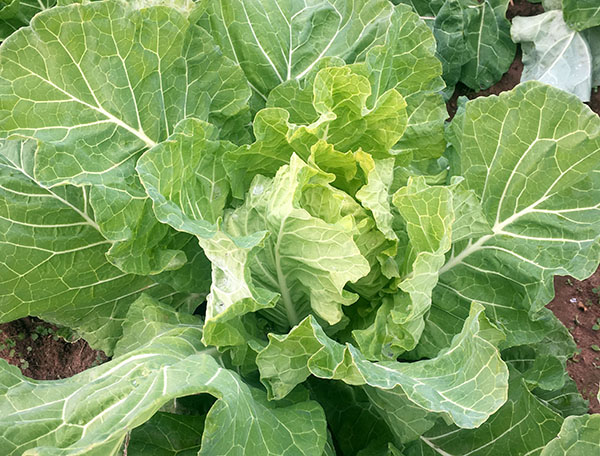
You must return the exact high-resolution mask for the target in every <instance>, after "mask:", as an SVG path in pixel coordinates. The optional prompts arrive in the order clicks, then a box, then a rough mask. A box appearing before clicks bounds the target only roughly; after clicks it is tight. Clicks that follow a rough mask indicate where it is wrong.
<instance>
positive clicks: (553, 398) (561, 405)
mask: <svg viewBox="0 0 600 456" xmlns="http://www.w3.org/2000/svg"><path fill="white" fill-rule="evenodd" d="M532 393H533V394H535V396H536V397H537V398H538V399H539V400H540V401H541V402H542V403H544V405H546V407H548V408H550V409H552V410H554V412H555V413H558V414H560V415H561V416H562V417H563V418H566V417H568V416H571V415H585V414H586V413H588V410H589V402H588V401H586V400H585V399H584V398H583V397H582V396H581V394H580V393H579V391H578V390H577V384H576V383H575V381H574V380H573V379H572V378H571V377H569V376H567V377H566V378H565V384H564V386H563V387H562V388H560V389H557V390H555V391H545V390H543V389H541V388H536V389H534V390H533V391H532Z"/></svg>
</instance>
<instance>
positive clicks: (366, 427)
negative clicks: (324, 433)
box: [309, 379, 393, 454]
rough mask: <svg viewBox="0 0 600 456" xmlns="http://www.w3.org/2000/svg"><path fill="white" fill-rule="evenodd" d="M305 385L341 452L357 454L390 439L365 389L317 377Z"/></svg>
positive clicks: (390, 435) (381, 444)
mask: <svg viewBox="0 0 600 456" xmlns="http://www.w3.org/2000/svg"><path fill="white" fill-rule="evenodd" d="M309 386H310V391H311V392H312V393H313V395H314V396H315V398H316V399H317V400H318V401H319V404H321V405H322V406H323V409H324V410H325V416H326V417H327V425H328V427H329V429H330V430H331V433H332V435H333V437H334V439H335V441H336V442H337V443H338V447H339V450H340V452H341V454H357V453H358V452H359V451H361V450H363V449H365V448H367V446H385V444H386V443H387V442H388V441H391V440H392V439H393V435H392V434H391V432H390V430H389V428H388V427H387V424H386V422H385V421H384V420H383V419H382V418H381V416H380V415H379V414H378V413H377V409H376V407H375V406H374V405H373V404H372V403H371V401H370V400H369V397H368V396H367V394H366V393H365V388H363V387H353V386H350V385H346V384H345V383H343V382H340V381H333V382H332V381H327V380H319V379H311V381H310V383H309Z"/></svg>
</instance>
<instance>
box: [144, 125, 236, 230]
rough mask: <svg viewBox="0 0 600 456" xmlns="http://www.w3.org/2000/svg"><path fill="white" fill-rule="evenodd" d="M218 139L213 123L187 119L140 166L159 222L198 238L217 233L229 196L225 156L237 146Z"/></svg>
mask: <svg viewBox="0 0 600 456" xmlns="http://www.w3.org/2000/svg"><path fill="white" fill-rule="evenodd" d="M216 137H217V130H216V129H215V127H214V126H212V125H211V124H208V123H206V122H203V121H200V120H197V119H186V120H184V121H182V122H180V123H179V124H177V126H176V127H175V130H174V132H173V134H172V135H171V136H170V137H169V139H168V140H166V141H164V142H162V143H160V144H159V145H157V146H156V147H154V148H152V149H150V150H149V151H147V152H146V153H145V154H144V155H143V156H142V157H141V158H140V159H139V161H138V164H137V168H136V169H137V171H138V173H139V176H140V179H141V181H142V183H143V185H144V187H145V189H146V192H147V194H148V195H149V196H150V198H151V199H152V202H153V207H154V213H155V214H156V217H157V218H158V220H160V221H161V222H163V223H166V224H169V225H171V226H172V227H173V228H175V229H176V230H178V231H183V232H187V233H190V234H193V235H196V236H199V237H210V236H212V235H213V234H214V232H215V227H216V225H215V224H216V222H217V220H218V218H219V217H221V216H222V215H223V210H224V208H225V204H226V202H227V198H228V196H229V181H228V179H227V175H226V172H225V168H224V166H223V155H224V154H225V153H226V152H227V151H231V150H233V149H235V146H234V145H233V144H231V143H229V142H227V141H219V140H218V139H217V138H216Z"/></svg>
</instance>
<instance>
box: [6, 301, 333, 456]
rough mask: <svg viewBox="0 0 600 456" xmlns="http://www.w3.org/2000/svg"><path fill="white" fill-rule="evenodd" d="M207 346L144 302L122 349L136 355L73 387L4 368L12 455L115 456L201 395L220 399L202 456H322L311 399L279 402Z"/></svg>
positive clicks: (319, 416) (78, 379)
mask: <svg viewBox="0 0 600 456" xmlns="http://www.w3.org/2000/svg"><path fill="white" fill-rule="evenodd" d="M140 330H141V331H140ZM201 338H202V327H201V320H199V319H198V318H196V317H193V316H190V315H187V316H180V315H178V314H177V313H175V312H174V311H173V310H172V309H170V308H169V307H166V306H163V305H161V304H159V303H158V302H156V301H154V300H152V299H150V298H148V297H142V298H140V300H138V301H137V302H136V303H135V304H134V305H133V306H132V307H131V316H130V317H128V320H127V321H126V324H125V333H124V339H123V341H124V345H122V346H121V348H122V350H120V351H121V352H124V351H126V350H124V348H125V346H127V347H129V348H130V349H129V350H127V351H126V353H125V354H122V355H121V356H119V357H117V358H114V359H113V360H112V361H110V362H108V363H106V364H103V365H101V366H98V367H94V368H91V369H88V370H87V371H85V372H83V373H81V374H78V375H75V376H74V377H71V378H68V379H64V380H56V381H37V380H31V379H28V378H26V377H23V376H22V375H21V373H20V372H19V370H18V369H17V368H16V367H14V366H10V365H9V364H8V363H6V362H5V361H4V360H2V361H0V392H1V393H2V395H3V396H4V397H5V400H3V401H2V402H1V403H0V412H1V418H0V445H1V447H2V449H3V452H4V454H6V455H7V456H13V455H14V456H17V455H19V456H20V455H28V456H34V455H56V456H58V455H61V456H67V455H73V456H74V455H81V456H83V455H85V456H116V455H117V454H119V453H118V450H119V447H120V445H121V442H122V441H123V439H124V438H125V435H126V434H127V432H128V431H130V430H131V429H133V428H135V427H137V426H139V425H140V424H142V423H144V422H145V421H147V420H148V419H150V418H151V417H152V416H153V415H154V414H155V413H156V412H157V411H158V409H159V408H160V407H161V406H162V405H164V404H166V403H167V402H169V401H170V400H172V399H173V398H177V397H181V396H188V395H192V394H198V393H208V394H211V395H213V396H215V397H216V398H217V401H216V402H215V404H214V406H213V407H212V409H211V411H210V412H209V414H208V416H207V418H206V423H205V427H204V433H203V435H202V442H201V449H200V452H199V453H198V454H199V455H202V456H204V455H206V456H209V455H210V456H213V455H215V456H217V455H239V456H242V455H255V456H260V455H265V454H273V455H275V454H284V453H285V451H291V452H293V453H294V454H299V455H307V456H308V455H315V456H320V455H321V454H322V452H323V448H324V446H325V441H326V438H327V435H326V429H325V417H324V414H323V411H322V409H321V408H320V406H319V405H318V404H317V403H315V402H312V401H308V400H306V395H302V394H299V395H297V396H296V397H294V398H292V399H291V400H290V401H286V402H285V403H280V404H273V403H270V402H269V401H267V399H266V395H265V394H264V392H262V391H260V390H259V389H257V388H254V387H252V386H250V385H247V384H246V383H244V381H243V379H242V378H241V377H240V376H239V375H238V374H236V373H234V372H232V371H230V370H228V369H226V368H225V367H223V366H222V365H220V364H219V362H218V361H217V360H216V359H215V358H214V357H213V356H215V355H216V353H217V351H216V349H214V348H206V347H205V346H204V345H202V343H201ZM127 341H130V342H127ZM131 342H133V345H132V344H131ZM265 429H268V430H269V431H268V432H266V431H265Z"/></svg>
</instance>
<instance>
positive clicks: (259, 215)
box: [202, 155, 370, 329]
mask: <svg viewBox="0 0 600 456" xmlns="http://www.w3.org/2000/svg"><path fill="white" fill-rule="evenodd" d="M333 179H334V176H333V175H331V174H327V173H324V172H323V171H321V170H319V169H318V168H315V167H313V166H310V165H307V164H306V163H304V162H303V161H302V160H301V159H300V158H299V157H298V156H297V155H292V157H291V160H290V164H289V165H286V166H283V167H281V169H280V170H279V172H278V173H277V175H276V176H275V178H274V179H268V178H265V177H262V176H260V175H259V176H257V177H256V178H255V179H254V181H253V182H252V185H251V187H250V190H249V191H248V194H247V198H246V201H245V203H244V205H242V206H240V207H239V208H238V209H236V210H234V211H231V212H229V213H227V215H226V216H225V219H224V222H223V228H224V230H225V231H226V232H227V233H228V234H229V235H231V236H232V237H234V238H245V237H247V236H250V235H253V234H254V233H257V234H258V233H266V234H267V236H266V237H265V239H264V246H262V247H260V248H257V250H256V254H255V257H254V258H253V259H252V261H251V262H250V270H251V275H252V279H253V281H254V283H256V284H257V285H259V286H260V287H263V288H264V289H266V290H269V291H270V292H275V293H278V294H279V295H280V298H279V301H278V303H277V305H276V306H275V307H274V308H272V309H265V311H264V313H265V314H266V315H268V316H269V318H270V319H271V320H272V321H273V322H274V323H275V324H276V325H277V326H278V327H281V328H284V329H287V328H289V327H291V326H294V325H296V324H297V323H299V322H300V320H302V319H303V318H304V317H305V316H306V315H307V314H308V313H309V312H311V311H312V312H314V313H315V314H317V315H318V316H319V317H320V318H322V319H324V320H325V321H327V322H328V323H329V324H335V323H338V322H339V321H340V320H341V319H342V317H343V313H342V309H341V306H344V305H350V304H352V303H353V302H355V301H356V299H357V298H358V296H357V295H355V294H354V293H350V292H348V291H347V290H345V289H344V286H345V285H346V283H348V282H355V281H357V280H358V279H360V278H361V277H363V276H365V275H367V274H368V272H369V270H370V267H369V263H368V261H367V260H366V259H365V257H364V256H363V255H362V252H361V250H359V247H358V246H357V243H356V242H355V240H354V235H357V236H358V235H359V234H360V233H359V227H357V224H356V218H355V217H354V215H355V214H354V212H355V211H358V212H359V214H357V215H358V216H360V215H361V214H360V212H361V211H362V212H363V213H364V210H362V208H360V206H358V204H357V203H356V202H355V201H354V200H353V199H352V198H351V197H349V196H348V195H345V194H344V193H343V192H341V191H339V190H336V189H334V188H333V187H331V186H330V185H329V183H330V182H331V181H333ZM365 216H366V214H364V215H363V218H366V217H365ZM366 222H368V221H365V223H366ZM211 242H212V241H211V240H207V241H203V244H202V245H203V246H204V248H205V250H206V249H207V248H211V247H207V246H208V245H209V244H210V243H211ZM209 258H210V255H209ZM219 261H220V262H222V263H223V266H220V267H221V268H225V267H226V264H227V262H228V261H229V256H222V255H221V256H220V257H219ZM229 269H230V268H229ZM215 283H216V284H217V286H218V283H219V282H218V281H214V282H213V285H214V284H215Z"/></svg>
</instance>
